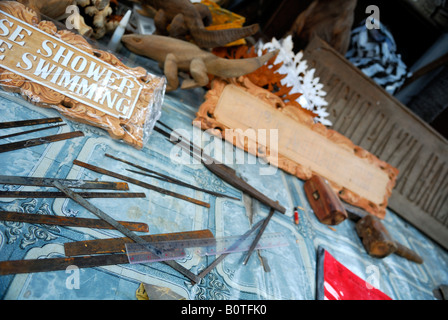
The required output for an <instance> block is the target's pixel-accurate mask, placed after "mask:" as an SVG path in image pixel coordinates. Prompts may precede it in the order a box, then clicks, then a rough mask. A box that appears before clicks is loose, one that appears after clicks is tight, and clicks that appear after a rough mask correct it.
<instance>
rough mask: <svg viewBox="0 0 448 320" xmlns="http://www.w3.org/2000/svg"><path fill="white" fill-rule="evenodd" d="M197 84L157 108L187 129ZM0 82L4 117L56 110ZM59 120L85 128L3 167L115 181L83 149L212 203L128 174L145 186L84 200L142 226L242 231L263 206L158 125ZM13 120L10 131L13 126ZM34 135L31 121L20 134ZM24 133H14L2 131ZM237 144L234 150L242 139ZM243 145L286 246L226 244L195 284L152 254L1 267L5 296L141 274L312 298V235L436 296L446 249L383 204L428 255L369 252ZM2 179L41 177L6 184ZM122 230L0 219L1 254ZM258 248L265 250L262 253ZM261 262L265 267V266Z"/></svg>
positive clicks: (386, 282) (178, 287) (248, 172)
mask: <svg viewBox="0 0 448 320" xmlns="http://www.w3.org/2000/svg"><path fill="white" fill-rule="evenodd" d="M134 58H135V57H134ZM204 92H205V91H204V90H203V89H195V90H190V91H182V90H177V91H175V92H172V93H167V94H166V95H165V99H164V103H163V108H162V116H161V120H162V121H163V122H164V123H166V124H168V125H169V126H171V127H172V128H175V129H183V130H185V131H184V132H186V133H189V134H191V135H193V130H194V129H193V126H192V120H193V119H194V118H195V113H196V111H197V110H198V107H199V105H200V104H201V103H202V101H203V95H204ZM0 93H1V95H0V121H13V120H23V119H34V118H43V117H53V116H58V115H59V114H58V112H57V111H55V110H52V109H44V108H40V107H36V106H33V105H31V104H30V103H28V102H26V101H24V100H23V99H22V98H20V97H17V96H10V95H9V94H6V93H4V92H0ZM65 122H66V123H67V124H68V125H67V126H64V127H60V128H56V129H51V130H50V131H45V135H47V134H48V135H50V134H55V133H63V132H69V131H76V130H81V131H83V132H84V134H85V136H84V137H81V138H76V139H72V140H66V141H61V142H55V143H52V144H48V145H41V146H36V147H32V148H28V149H22V150H17V151H13V152H7V153H2V154H0V166H1V171H2V174H3V175H17V176H33V177H58V178H71V179H79V178H85V179H91V180H94V179H98V180H101V181H118V180H117V179H114V178H111V177H107V176H103V175H101V174H97V173H95V172H92V171H89V170H87V169H84V168H81V167H78V166H76V165H73V160H75V159H78V160H80V161H84V162H88V163H90V164H93V165H97V166H100V167H103V168H106V169H108V170H111V171H114V172H118V173H121V174H123V175H127V176H130V177H134V178H136V179H139V180H142V181H145V182H148V183H151V184H154V185H157V186H160V187H163V188H166V189H169V190H172V191H175V192H178V193H182V194H185V195H187V196H191V197H194V198H196V199H199V200H203V201H205V202H208V203H210V208H205V207H201V206H198V205H195V204H192V203H189V202H186V201H183V200H180V199H176V198H173V197H170V196H166V195H162V194H160V193H157V192H155V191H150V190H147V189H144V188H142V187H139V186H136V185H133V184H129V186H130V191H131V192H144V193H145V194H146V198H136V199H114V200H111V199H91V200H89V201H91V202H92V203H93V204H94V205H96V206H97V207H99V208H100V209H101V210H103V211H104V212H106V213H107V214H109V215H110V216H112V217H113V218H114V219H116V220H127V221H139V222H144V223H147V224H148V225H149V234H160V233H171V232H182V231H191V230H202V229H209V230H210V231H211V232H212V233H213V234H214V235H215V237H223V236H233V235H240V234H243V233H245V232H246V231H247V230H248V229H250V228H251V226H252V225H253V224H254V223H256V222H257V221H259V220H260V219H264V218H265V217H266V216H267V215H268V212H269V208H267V207H265V206H264V205H262V204H260V203H259V202H258V201H256V200H251V199H250V198H248V197H246V196H244V195H243V194H242V193H241V192H240V191H239V190H237V189H235V188H233V187H232V186H230V185H228V184H227V183H225V182H223V181H222V180H221V179H219V178H217V177H216V176H215V175H214V174H212V173H211V172H209V171H208V170H207V169H206V168H205V167H204V166H203V165H202V164H198V163H196V162H193V161H191V160H188V158H182V157H183V155H182V154H181V153H179V152H178V150H177V149H175V148H173V145H172V144H171V143H170V142H168V141H166V139H165V138H164V137H162V136H161V135H160V134H158V133H156V132H153V133H152V135H151V137H150V139H149V141H148V144H147V145H146V146H145V147H144V148H143V149H142V150H136V149H134V148H132V147H130V146H128V145H125V144H124V143H122V142H120V141H116V140H113V139H111V138H110V137H109V136H108V135H107V134H106V133H105V132H104V131H103V130H100V129H98V128H94V127H92V126H89V125H85V124H80V123H76V122H72V121H69V120H65ZM8 130H10V131H8V132H6V131H5V133H9V132H13V130H17V129H8ZM195 130H197V129H195ZM41 135H42V134H41V133H34V134H30V135H29V136H27V137H29V138H31V137H38V136H41ZM205 138H206V139H204V141H203V145H204V146H205V145H207V143H210V140H208V139H207V136H205ZM22 139H23V137H15V138H10V139H7V140H6V141H7V142H12V141H18V140H22ZM2 143H4V142H2ZM232 148H233V147H231V149H232ZM225 150H228V149H225ZM233 150H234V152H233V156H235V155H236V153H237V151H235V149H233ZM105 153H109V154H112V155H115V156H117V157H120V158H124V159H126V160H128V161H131V162H134V163H138V164H139V165H141V166H144V167H147V168H149V169H152V170H157V171H159V172H161V173H164V174H168V175H171V176H173V177H175V178H177V179H180V180H183V181H186V182H188V183H191V184H194V185H196V186H199V187H202V188H206V189H210V190H213V191H217V192H222V193H226V194H228V195H231V196H234V197H237V198H239V199H240V200H232V199H226V198H217V197H215V196H211V195H208V194H206V193H203V192H200V191H195V190H191V189H187V188H184V187H181V186H176V185H172V184H168V183H167V182H162V181H160V180H156V179H153V178H146V177H142V176H139V175H136V174H134V173H130V172H129V171H127V170H126V168H129V167H128V166H126V165H123V164H122V163H120V162H117V161H115V160H113V159H110V158H107V157H105V156H104V154H105ZM230 156H232V154H230ZM245 157H246V158H245V161H244V163H242V164H237V163H235V162H233V164H230V165H229V166H231V167H232V168H234V169H235V170H236V172H237V173H238V175H239V176H240V177H242V178H243V179H245V180H246V181H247V182H249V183H250V184H251V185H252V186H254V187H255V188H256V189H258V190H259V191H261V192H262V193H264V194H266V195H267V196H268V197H270V198H272V199H274V200H278V201H279V202H280V204H282V205H283V206H284V207H286V208H287V212H286V214H285V215H282V214H280V213H278V212H277V213H275V214H274V216H273V218H272V219H271V221H270V223H269V225H268V226H267V229H266V231H265V232H266V233H274V232H279V233H281V234H282V235H283V236H284V237H285V238H286V239H287V241H288V244H289V245H288V246H286V247H277V248H270V249H263V250H260V251H257V252H254V254H253V255H252V257H251V259H250V260H249V262H248V264H247V265H243V264H242V259H243V258H244V254H242V253H234V254H231V255H229V256H227V257H226V258H225V259H224V260H223V261H222V262H221V263H220V264H219V265H218V266H217V267H216V268H215V269H214V270H213V271H211V272H210V273H209V274H208V275H207V276H206V277H205V278H204V279H202V280H201V282H200V283H198V284H196V285H192V284H191V283H190V281H189V280H188V279H186V278H185V277H184V276H182V275H181V274H179V273H178V272H176V271H174V270H173V269H171V268H170V267H169V266H167V265H165V264H162V263H157V262H155V263H151V264H147V265H137V264H133V265H131V264H125V265H113V266H105V267H95V268H84V269H79V274H77V276H78V279H77V280H79V286H74V285H73V283H71V282H70V281H73V275H74V273H72V272H71V271H70V270H61V271H53V272H41V273H32V274H18V275H8V276H0V298H2V299H12V300H16V299H17V300H31V299H46V300H50V299H107V300H114V299H117V300H128V299H136V290H137V289H138V287H139V285H140V284H141V283H146V284H149V285H151V286H153V287H155V288H163V290H167V289H170V290H172V291H173V292H174V293H176V294H178V295H179V296H181V297H183V298H185V299H191V300H214V299H241V300H243V299H261V300H263V299H269V300H274V299H280V300H292V299H294V300H295V299H304V300H310V299H311V300H312V299H315V298H316V250H317V248H318V247H319V246H321V247H323V248H325V249H326V250H327V251H328V252H329V253H330V254H331V255H333V256H334V257H335V258H336V259H337V260H338V261H339V262H341V263H342V264H344V265H345V266H346V267H347V268H349V269H350V270H351V271H352V272H354V273H355V274H356V275H358V276H359V277H361V278H362V279H364V280H367V281H369V282H371V283H374V284H376V286H377V287H378V288H379V289H380V290H381V291H383V292H384V293H386V294H387V295H388V296H390V297H391V298H392V299H398V300H409V299H412V300H432V299H435V298H434V295H433V290H434V289H436V288H437V287H439V286H440V285H442V284H447V283H448V267H447V265H448V253H447V252H446V251H445V250H444V249H442V248H441V247H440V246H438V245H437V244H435V243H434V242H433V241H432V240H430V239H429V238H427V237H426V236H424V235H423V234H422V233H421V232H419V231H418V230H417V229H416V228H415V227H414V226H412V225H410V224H408V223H407V222H406V221H404V220H403V219H401V218H400V217H399V216H397V215H396V214H394V213H393V212H392V211H390V210H388V211H387V214H386V218H385V220H384V224H385V226H386V228H387V229H388V231H389V232H390V234H391V235H392V237H393V238H394V239H395V240H397V241H398V242H400V243H402V244H404V245H405V246H407V247H409V248H412V249H413V250H414V251H415V252H417V253H418V254H419V255H420V256H421V257H422V258H423V259H424V263H423V264H421V265H420V264H415V263H412V262H410V261H407V260H405V259H404V258H401V257H399V256H396V255H391V256H388V257H386V258H384V259H376V258H373V257H371V256H369V255H368V254H367V253H366V251H365V249H364V248H363V246H362V243H361V241H360V239H359V238H358V236H357V234H356V231H355V228H354V226H355V225H354V223H353V222H352V221H345V222H343V223H341V224H340V225H338V226H334V227H331V228H330V227H328V226H326V225H323V224H321V223H320V222H319V221H318V220H317V218H316V217H315V215H314V213H313V211H312V210H311V208H310V206H309V204H308V201H307V199H306V196H305V193H304V190H303V183H304V182H303V181H301V180H299V179H298V178H296V177H294V176H291V175H289V174H287V173H285V172H283V171H281V170H274V172H275V173H274V174H270V175H260V172H261V171H260V170H261V169H263V168H266V165H265V164H263V163H261V162H260V161H259V160H258V159H256V158H255V157H252V156H251V155H248V154H245ZM180 159H183V161H182V163H179V162H180V161H178V160H180ZM186 159H187V160H186ZM185 162H187V163H185ZM0 190H44V188H33V187H19V186H5V185H1V186H0ZM251 201H252V203H251ZM295 206H299V207H301V208H303V210H299V216H300V223H299V225H295V224H294V219H293V208H294V207H295ZM0 209H1V210H10V211H19V212H27V213H34V214H51V215H58V216H75V217H88V218H95V216H94V215H93V214H92V213H90V212H88V211H87V210H85V209H84V208H82V207H80V206H79V205H77V204H76V203H74V202H73V201H71V200H69V199H36V198H27V199H25V198H24V199H4V198H3V199H0ZM139 234H140V235H143V234H142V233H139ZM120 236H121V234H120V233H118V232H117V231H114V230H100V229H88V228H75V227H60V226H49V225H34V224H28V223H18V222H4V221H0V260H1V261H4V260H20V259H36V258H39V259H44V258H52V257H63V256H64V247H63V244H64V243H66V242H73V241H80V240H90V239H98V238H111V237H120ZM261 257H263V258H264V261H265V262H262V261H263V260H262V258H261ZM214 259H215V257H214V256H209V257H200V256H198V255H197V254H194V253H193V254H189V255H187V256H186V257H185V258H183V259H182V260H179V261H178V262H179V263H181V265H182V266H184V267H186V268H188V269H190V270H191V271H192V272H194V273H196V274H198V273H199V272H200V271H201V270H203V269H204V268H205V267H207V266H208V265H209V264H210V263H211V262H212V261H213V260H214ZM264 263H266V264H267V265H268V266H269V269H270V271H266V270H265V265H264ZM163 290H162V291H163Z"/></svg>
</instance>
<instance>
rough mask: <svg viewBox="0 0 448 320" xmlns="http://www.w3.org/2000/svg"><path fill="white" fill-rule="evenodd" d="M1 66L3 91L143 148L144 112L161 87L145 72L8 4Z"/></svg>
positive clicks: (0, 22)
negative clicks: (8, 91) (104, 130)
mask: <svg viewBox="0 0 448 320" xmlns="http://www.w3.org/2000/svg"><path fill="white" fill-rule="evenodd" d="M0 67H1V70H0V71H2V72H1V75H0V77H1V78H0V85H1V86H2V87H3V88H4V89H5V90H10V91H16V92H20V93H21V94H22V95H24V96H26V97H27V98H28V99H29V100H30V101H31V102H33V103H35V104H38V105H41V106H44V107H55V108H56V109H58V110H59V111H60V112H61V113H63V114H64V115H66V116H68V117H71V118H74V119H76V120H79V121H84V122H87V123H90V124H93V125H96V126H99V127H102V128H104V129H106V130H108V131H109V132H110V134H111V135H112V136H113V137H114V138H121V139H124V140H125V141H126V142H128V143H130V144H132V145H134V146H136V147H141V146H142V139H143V131H142V129H143V128H142V126H143V125H144V120H145V112H146V109H147V106H148V105H149V103H150V96H151V93H152V94H154V92H153V91H154V90H157V85H159V87H160V84H161V81H160V80H159V81H157V79H155V78H153V79H150V78H148V76H147V73H146V71H145V70H143V69H142V68H135V69H129V68H127V67H126V66H125V65H124V64H122V63H121V62H119V61H118V59H117V58H116V57H114V56H113V55H111V54H109V53H107V52H104V51H100V50H95V49H93V48H92V47H91V46H90V45H89V44H88V42H87V41H86V40H85V39H84V38H82V37H81V36H79V35H76V34H74V33H72V32H69V31H57V28H56V27H55V25H54V24H53V23H51V22H49V21H39V19H38V17H37V15H36V14H35V13H34V11H32V10H30V9H27V8H26V7H24V6H23V5H21V4H19V3H16V2H9V1H6V2H2V3H0ZM6 70H7V71H6ZM8 71H9V72H8ZM148 80H151V82H152V83H151V84H148V83H146V82H147V81H148ZM154 82H155V83H154ZM154 84H156V87H154ZM159 90H160V89H159Z"/></svg>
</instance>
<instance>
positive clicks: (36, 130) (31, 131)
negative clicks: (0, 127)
mask: <svg viewBox="0 0 448 320" xmlns="http://www.w3.org/2000/svg"><path fill="white" fill-rule="evenodd" d="M66 125H67V124H66V123H61V124H57V125H54V126H48V127H43V128H37V129H33V130H27V131H22V132H16V133H11V134H5V135H3V136H0V139H6V138H12V137H17V136H21V135H23V134H28V133H33V132H38V131H42V130H49V129H53V128H59V127H62V126H66Z"/></svg>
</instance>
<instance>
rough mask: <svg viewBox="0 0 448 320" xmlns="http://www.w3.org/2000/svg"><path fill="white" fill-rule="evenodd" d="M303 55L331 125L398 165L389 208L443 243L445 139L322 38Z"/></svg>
mask: <svg viewBox="0 0 448 320" xmlns="http://www.w3.org/2000/svg"><path fill="white" fill-rule="evenodd" d="M304 58H305V59H306V60H307V61H308V63H309V65H310V67H312V68H316V73H315V74H316V76H318V77H319V78H320V82H321V83H322V84H324V86H325V87H324V90H325V91H326V92H327V96H326V100H327V102H328V107H327V110H328V112H329V113H330V117H329V120H331V121H332V123H333V128H334V129H335V130H337V131H338V132H340V133H342V134H343V135H345V136H346V137H348V138H350V139H351V140H352V141H353V142H354V143H356V144H357V145H359V146H360V147H362V148H364V149H366V150H368V151H369V152H371V153H373V154H374V155H375V156H377V157H378V158H380V159H383V160H385V161H387V162H388V163H390V164H391V165H393V166H394V167H396V168H398V169H399V170H400V174H399V176H398V179H397V184H396V187H395V189H394V192H393V193H392V196H391V198H390V200H389V208H391V209H392V210H394V211H395V212H396V213H397V214H399V215H400V216H402V217H403V218H404V219H406V220H407V221H409V222H410V223H412V224H413V225H414V226H416V227H417V228H418V229H420V230H421V231H423V232H424V233H425V234H427V235H428V236H429V237H431V238H432V239H433V240H435V241H437V242H438V243H439V244H440V245H442V246H443V247H444V248H445V249H448V141H447V140H446V139H444V138H443V137H442V136H441V135H440V134H438V133H437V132H436V131H435V130H433V129H432V128H431V127H430V126H429V125H427V124H426V123H424V121H422V120H421V119H419V118H418V117H417V116H416V115H414V114H413V113H412V112H411V111H410V110H409V109H408V108H406V106H404V105H402V104H401V103H400V102H399V101H398V100H396V99H395V98H394V97H393V96H391V95H390V94H388V93H387V92H386V91H385V90H383V88H381V87H380V86H378V85H377V84H376V83H375V82H373V81H372V80H371V79H369V78H368V77H366V76H365V75H364V74H363V73H362V72H361V71H360V70H359V69H357V68H355V67H354V66H353V65H352V64H351V63H350V62H349V61H347V59H345V58H344V57H343V56H341V55H340V54H338V53H337V52H336V51H335V50H333V49H332V48H331V47H330V46H329V45H327V44H326V43H325V42H323V41H322V40H320V39H318V38H316V39H315V40H314V41H312V42H311V43H310V44H309V45H308V47H307V49H306V50H305V52H304Z"/></svg>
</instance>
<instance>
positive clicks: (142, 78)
mask: <svg viewBox="0 0 448 320" xmlns="http://www.w3.org/2000/svg"><path fill="white" fill-rule="evenodd" d="M0 10H2V11H3V12H5V13H7V14H9V15H11V16H13V17H15V18H17V19H19V20H22V21H23V22H24V23H27V24H29V25H31V26H33V27H35V28H37V29H39V30H42V31H43V32H44V33H47V34H49V35H52V36H54V37H56V38H59V39H60V40H61V41H63V42H66V43H68V44H70V45H72V46H74V47H76V48H78V49H80V50H81V51H83V52H85V53H87V54H89V55H92V56H94V57H96V58H98V59H100V60H102V61H104V62H105V63H107V64H109V65H110V66H111V68H115V69H118V70H121V71H122V72H124V73H126V74H128V75H130V76H132V77H134V78H135V79H136V80H137V81H138V82H139V83H140V85H141V86H142V90H141V92H140V96H139V97H138V100H137V103H136V104H135V107H134V110H133V112H132V114H131V116H130V118H129V119H122V118H121V117H115V116H113V115H109V114H107V113H105V112H102V111H101V110H98V109H95V108H93V107H91V106H88V105H86V104H84V103H81V102H79V101H77V100H75V99H72V98H70V97H68V96H66V95H64V94H62V93H60V92H57V91H55V90H52V89H51V88H49V87H47V86H44V85H41V84H39V83H36V82H33V81H31V80H29V79H26V78H24V77H22V76H21V75H18V74H15V73H13V72H11V71H8V70H6V69H4V68H1V67H0V85H1V86H2V88H3V89H4V90H5V91H8V92H14V93H20V94H21V95H22V96H23V97H24V98H25V99H26V100H28V101H29V102H31V103H33V104H35V105H38V106H40V107H45V108H54V109H56V110H58V111H59V112H60V113H61V114H62V115H64V116H65V117H67V118H69V119H72V120H75V121H78V122H83V123H87V124H90V125H93V126H96V127H99V128H102V129H105V130H106V131H107V132H108V133H109V135H110V136H111V137H113V138H114V139H121V140H123V141H124V142H126V143H128V144H130V145H132V146H133V147H136V148H138V149H140V148H142V147H143V143H144V134H145V128H144V126H145V121H146V119H147V117H148V116H149V114H148V112H151V111H152V108H151V103H153V102H154V100H155V99H158V98H160V97H157V96H160V94H161V95H162V97H163V91H164V89H162V93H160V91H161V90H160V88H161V87H163V88H164V81H165V80H164V79H163V78H158V77H155V76H153V75H151V74H149V73H148V72H147V71H146V70H145V69H144V68H142V67H136V68H129V67H127V66H126V65H124V64H123V63H122V62H121V61H120V60H119V59H118V58H117V57H115V56H114V55H113V54H111V53H109V52H106V51H102V50H98V49H96V48H93V47H92V46H91V45H90V44H89V43H88V42H87V41H86V39H84V38H83V37H82V36H80V35H78V34H75V33H73V32H70V31H68V30H60V31H58V29H57V27H56V25H55V24H54V23H52V22H51V21H44V20H43V21H40V18H39V15H38V14H37V13H36V12H34V11H33V10H31V9H29V8H27V7H25V6H24V5H22V4H20V3H19V2H14V1H4V2H3V1H2V2H1V3H0Z"/></svg>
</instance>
